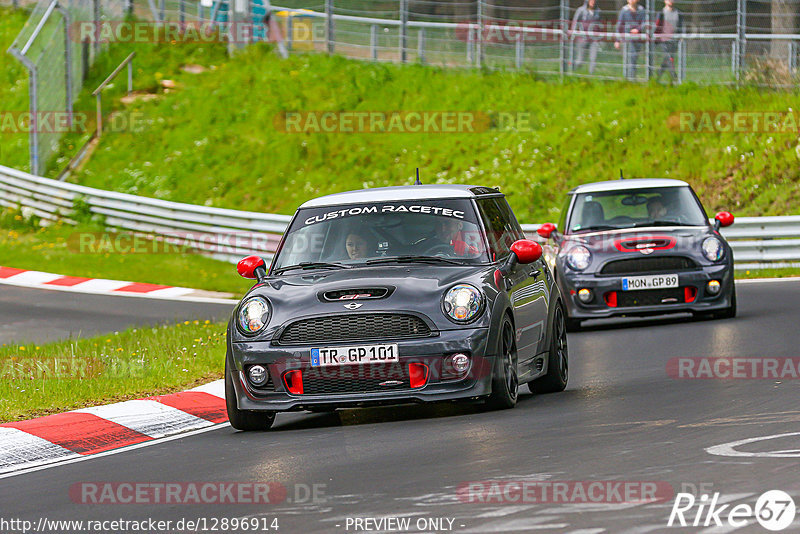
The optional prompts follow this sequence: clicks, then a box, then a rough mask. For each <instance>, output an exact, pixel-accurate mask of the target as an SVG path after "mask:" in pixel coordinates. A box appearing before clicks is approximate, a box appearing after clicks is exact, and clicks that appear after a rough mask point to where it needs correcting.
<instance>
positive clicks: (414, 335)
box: [225, 185, 568, 430]
mask: <svg viewBox="0 0 800 534" xmlns="http://www.w3.org/2000/svg"><path fill="white" fill-rule="evenodd" d="M541 255H542V249H541V247H540V246H539V245H538V244H537V243H535V242H533V241H528V240H526V239H525V238H524V235H523V233H522V229H521V228H520V225H519V224H518V222H517V220H516V218H515V217H514V214H513V213H512V211H511V208H510V207H509V206H508V203H507V202H506V200H505V198H504V196H503V195H502V194H501V193H500V192H499V191H497V190H496V189H490V188H486V187H473V186H453V185H448V186H444V185H443V186H438V185H436V186H434V185H428V186H425V185H417V186H408V187H388V188H379V189H370V190H364V191H353V192H349V193H340V194H336V195H330V196H326V197H322V198H318V199H315V200H311V201H309V202H306V203H305V204H303V205H302V206H301V207H300V208H299V209H298V211H297V213H296V214H295V216H294V218H293V219H292V221H291V222H290V223H289V227H288V229H287V231H286V233H285V234H284V236H283V239H282V241H281V244H280V246H279V247H278V250H277V252H276V254H275V257H274V259H273V261H272V265H271V266H270V267H269V270H267V267H266V263H265V262H264V260H262V259H261V258H259V257H255V256H251V257H248V258H245V259H244V260H242V261H241V262H240V263H239V272H240V274H242V276H245V277H248V278H254V279H255V280H256V284H255V285H254V286H253V288H252V289H251V290H250V291H249V292H248V293H247V294H246V295H245V297H244V298H243V299H242V301H241V303H240V304H239V305H238V306H237V308H236V310H235V311H234V313H233V316H232V317H231V320H230V323H229V326H228V339H227V356H226V358H225V394H226V401H227V408H228V416H229V418H230V422H231V425H232V426H233V427H234V428H237V429H242V430H255V429H266V428H269V427H270V426H271V425H272V423H273V421H274V419H275V414H276V413H277V412H282V411H296V410H310V411H327V410H333V409H336V408H340V407H354V406H366V405H375V404H386V403H409V402H428V401H449V400H465V399H483V400H485V401H486V402H487V403H488V404H489V405H491V406H492V407H495V408H510V407H512V406H514V405H515V404H516V402H517V395H518V389H519V386H520V385H521V384H525V383H527V384H528V387H529V389H530V390H531V391H536V392H551V391H561V390H563V389H564V388H565V387H566V384H567V379H568V353H567V338H566V334H565V331H566V326H565V323H564V317H565V315H564V306H563V302H562V299H561V295H560V293H559V290H558V287H557V286H556V285H555V282H554V278H553V276H552V273H551V271H550V269H549V268H548V266H547V265H546V264H545V263H544V261H543V260H542V259H541Z"/></svg>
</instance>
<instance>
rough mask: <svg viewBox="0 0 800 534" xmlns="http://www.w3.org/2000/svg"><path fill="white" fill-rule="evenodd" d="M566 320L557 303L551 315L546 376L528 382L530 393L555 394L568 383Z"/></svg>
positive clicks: (562, 389) (562, 309) (561, 308)
mask: <svg viewBox="0 0 800 534" xmlns="http://www.w3.org/2000/svg"><path fill="white" fill-rule="evenodd" d="M567 325H568V322H567V319H566V318H565V317H564V308H563V306H562V305H561V303H560V302H559V303H558V304H557V305H556V311H555V313H554V314H553V322H552V327H551V328H552V332H551V335H550V350H549V351H548V355H547V374H546V375H544V376H543V377H541V378H537V379H536V380H533V381H531V382H528V390H529V391H530V392H531V393H557V392H559V391H564V389H565V388H566V387H567V382H568V381H569V350H568V347H567V330H568V329H567Z"/></svg>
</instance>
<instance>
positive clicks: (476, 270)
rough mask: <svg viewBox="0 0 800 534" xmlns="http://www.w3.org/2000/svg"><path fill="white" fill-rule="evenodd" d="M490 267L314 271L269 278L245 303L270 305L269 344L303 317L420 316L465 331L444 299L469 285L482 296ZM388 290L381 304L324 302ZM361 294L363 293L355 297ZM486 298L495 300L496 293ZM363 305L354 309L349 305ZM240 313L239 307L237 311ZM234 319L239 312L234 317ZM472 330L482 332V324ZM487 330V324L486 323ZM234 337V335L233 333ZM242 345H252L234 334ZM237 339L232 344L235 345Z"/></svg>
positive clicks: (262, 336)
mask: <svg viewBox="0 0 800 534" xmlns="http://www.w3.org/2000/svg"><path fill="white" fill-rule="evenodd" d="M494 270H495V267H494V266H490V265H468V266H460V265H453V266H450V265H428V264H425V265H422V264H413V265H380V266H374V267H359V268H353V269H336V270H333V269H331V270H324V269H316V270H309V271H299V272H298V273H297V274H292V273H287V274H284V275H281V276H276V277H270V278H267V279H266V281H265V282H264V283H261V284H257V285H255V286H254V287H253V288H252V289H251V290H250V292H249V293H248V294H247V295H246V296H245V298H244V299H243V301H244V300H246V299H248V298H250V297H254V296H262V297H265V298H266V299H267V300H268V301H269V302H270V305H271V311H272V316H271V318H270V322H269V325H268V327H267V328H266V329H265V331H264V332H263V333H262V334H259V335H258V336H257V338H258V339H261V340H263V339H271V338H272V337H273V336H274V334H275V332H276V331H277V330H279V329H280V327H281V326H284V325H286V324H288V323H289V322H292V321H295V320H297V319H301V318H304V317H310V316H318V315H341V314H349V313H385V312H390V313H404V312H407V313H412V314H417V315H422V316H424V318H426V319H428V320H427V321H426V322H428V323H429V326H430V327H431V328H432V329H434V330H454V329H460V328H464V326H461V325H458V324H455V323H453V322H451V321H449V320H448V319H447V318H446V317H445V316H444V314H443V312H442V311H441V299H442V296H443V295H444V293H445V291H446V290H447V289H448V288H449V287H451V286H452V285H454V284H457V283H459V282H467V283H470V284H473V285H474V286H476V287H478V288H479V289H483V290H484V292H486V291H485V290H486V289H487V288H486V285H487V284H488V283H489V281H491V280H493V275H494ZM373 288H386V289H387V290H388V294H387V296H385V297H383V298H374V299H373V298H369V299H367V298H357V299H353V298H344V299H336V300H326V299H325V297H324V295H325V294H326V293H329V292H334V291H342V290H359V289H373ZM355 293H361V292H355ZM490 293H491V294H488V295H486V296H487V298H493V297H494V293H493V292H490ZM352 304H360V306H358V307H357V308H356V309H349V308H348V307H346V305H352ZM237 311H238V307H237ZM234 313H236V312H234ZM485 316H486V314H485V313H484V316H483V317H482V319H480V320H478V321H476V323H473V324H471V325H469V327H470V328H474V327H475V326H481V324H482V321H483V319H485ZM487 324H488V323H487ZM232 331H235V329H232ZM234 333H235V336H234V337H235V338H237V339H238V340H240V341H241V340H245V339H246V340H248V341H251V340H254V338H249V337H245V336H243V335H242V334H240V333H239V332H234ZM237 339H234V341H236V340H237Z"/></svg>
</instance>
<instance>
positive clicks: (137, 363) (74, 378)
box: [0, 321, 225, 422]
mask: <svg viewBox="0 0 800 534" xmlns="http://www.w3.org/2000/svg"><path fill="white" fill-rule="evenodd" d="M224 355H225V324H224V323H209V322H208V321H185V322H183V323H179V324H177V325H170V326H168V325H163V326H158V327H152V328H139V329H135V328H134V329H129V330H126V331H124V332H115V333H113V334H108V335H103V336H97V337H91V338H86V339H77V340H68V341H60V342H56V343H48V344H45V345H40V346H37V345H14V346H6V345H3V346H2V347H0V369H2V372H0V378H2V379H1V380H0V422H8V421H17V420H21V419H29V418H31V417H37V416H41V415H47V414H50V413H58V412H63V411H65V410H72V409H77V408H82V407H86V406H96V405H101V404H108V403H111V402H118V401H123V400H128V399H135V398H141V397H146V396H149V395H159V394H164V393H171V392H175V391H182V390H184V389H186V388H190V387H193V386H197V385H200V384H202V383H205V382H208V381H210V380H214V379H217V378H222V369H223V357H224Z"/></svg>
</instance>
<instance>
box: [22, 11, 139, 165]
mask: <svg viewBox="0 0 800 534" xmlns="http://www.w3.org/2000/svg"><path fill="white" fill-rule="evenodd" d="M122 14H123V4H122V2H119V1H117V0H39V1H38V2H37V3H36V4H35V5H33V8H32V11H31V15H30V17H29V18H28V21H27V22H26V23H25V26H24V27H23V29H22V31H21V32H20V33H19V35H18V36H17V38H16V39H15V40H14V42H13V44H12V45H11V47H10V48H9V49H8V53H9V54H11V55H13V56H14V57H15V58H17V59H18V60H19V61H20V62H21V63H22V64H23V65H24V66H25V68H26V69H27V70H28V91H29V110H28V111H29V112H30V127H29V132H30V133H29V136H30V137H29V145H30V146H29V148H30V170H31V172H32V173H34V174H38V173H40V172H43V171H44V170H45V168H46V165H47V162H48V160H49V159H50V157H51V156H52V155H53V154H54V153H55V152H56V151H57V150H58V143H59V140H60V138H61V135H62V130H63V128H55V127H48V126H46V125H44V124H43V123H46V122H50V123H52V122H53V121H59V122H64V123H65V127H66V128H71V127H72V121H73V113H72V104H73V102H74V101H75V100H76V99H77V96H78V94H79V93H80V91H81V89H82V88H83V81H84V79H85V76H86V73H87V71H88V69H89V66H90V65H91V64H92V63H94V61H95V59H96V58H97V56H98V54H99V53H100V51H101V43H100V42H99V41H98V42H95V43H93V44H92V45H91V46H90V44H89V42H88V41H85V42H81V41H80V40H79V39H76V38H75V32H74V27H75V25H76V24H78V23H81V22H94V23H97V22H98V21H100V20H103V19H115V18H120V17H121V16H122Z"/></svg>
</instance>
